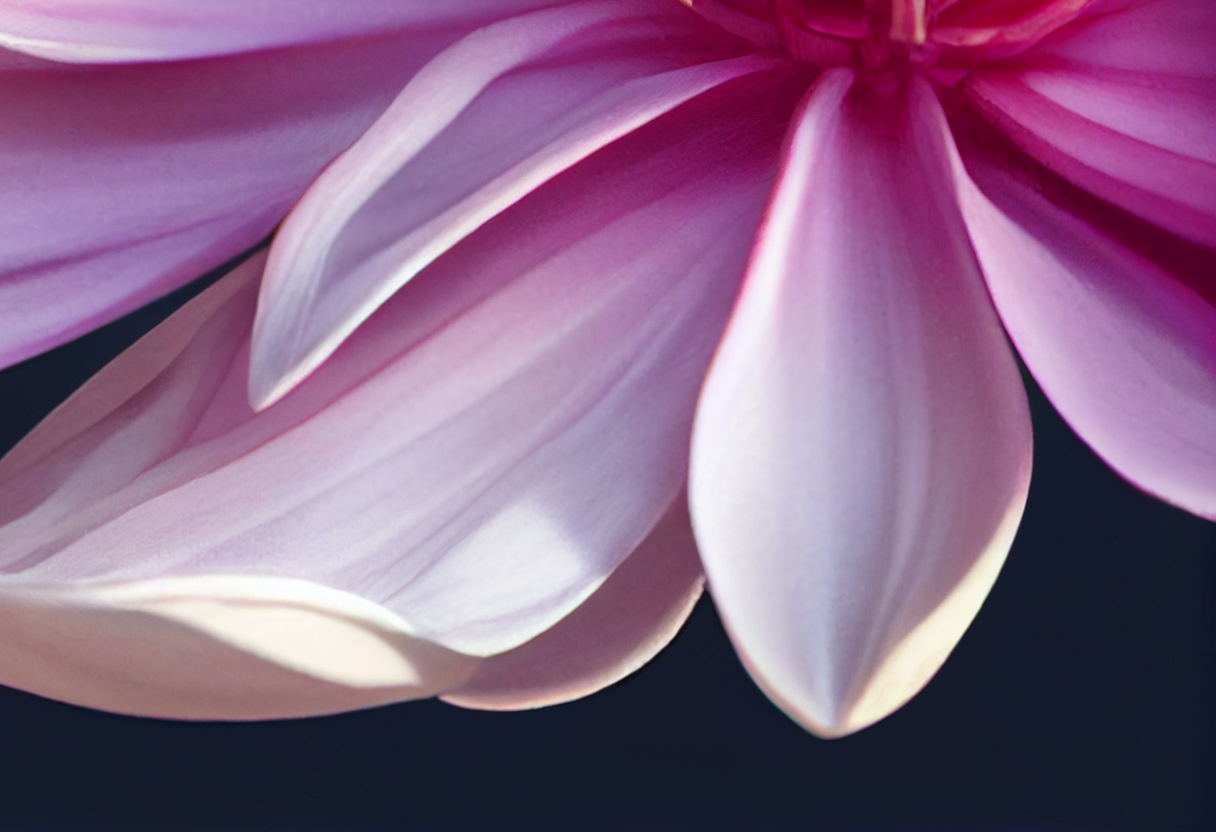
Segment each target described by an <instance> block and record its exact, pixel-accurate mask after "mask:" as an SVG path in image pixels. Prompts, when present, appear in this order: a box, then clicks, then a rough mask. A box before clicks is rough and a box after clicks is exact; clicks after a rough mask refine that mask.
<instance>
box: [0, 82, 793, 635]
mask: <svg viewBox="0 0 1216 832" xmlns="http://www.w3.org/2000/svg"><path fill="white" fill-rule="evenodd" d="M747 80H748V79H743V80H742V81H737V82H734V83H733V84H729V85H726V86H724V87H722V88H719V89H718V90H715V91H713V92H712V93H710V96H711V97H712V100H707V101H701V100H699V99H698V100H697V101H694V102H691V103H689V104H687V105H685V106H684V107H681V108H679V109H678V110H676V111H674V112H672V113H671V114H669V115H668V116H666V117H664V118H662V119H659V120H657V121H655V122H653V123H652V124H650V125H648V126H647V127H645V128H642V129H641V130H639V131H637V132H636V133H634V134H632V135H631V136H629V137H627V138H626V139H623V140H622V141H621V142H617V143H615V144H614V145H612V146H611V147H609V148H608V149H606V150H604V151H601V152H600V153H598V154H596V155H595V156H593V157H592V158H591V159H589V160H587V161H585V162H583V163H581V164H580V165H578V166H577V167H576V168H574V169H572V170H570V171H568V172H566V173H565V174H563V175H562V176H561V177H559V178H558V179H556V180H554V181H553V182H551V183H549V184H548V185H546V186H545V187H544V188H542V189H540V190H538V191H537V192H536V193H534V194H533V195H532V196H530V197H529V198H528V199H526V200H524V201H522V202H521V203H519V204H517V205H516V206H514V207H513V208H512V209H511V210H510V211H508V212H506V213H504V214H503V215H501V216H500V217H498V218H497V219H496V220H495V221H493V222H492V223H490V224H487V225H486V226H485V227H483V228H482V229H481V230H480V231H479V232H477V234H475V235H473V236H472V237H470V238H469V239H468V240H466V241H465V242H463V243H462V244H461V245H460V246H458V247H456V248H455V249H453V250H452V251H451V252H450V253H449V254H448V255H447V256H445V257H444V258H442V259H441V260H439V261H437V262H436V263H435V264H433V265H432V266H431V267H430V269H429V270H428V273H427V275H425V276H424V277H423V278H420V279H419V280H417V281H413V282H411V284H410V285H409V286H408V287H406V289H405V290H403V291H402V292H400V293H398V295H397V296H396V297H394V299H393V300H392V301H390V303H389V304H386V305H385V306H384V307H382V308H381V310H380V311H379V312H378V313H377V315H376V316H375V317H374V318H373V319H372V320H370V321H368V323H367V324H366V325H365V326H364V327H362V328H361V329H360V330H359V332H358V333H356V335H355V336H353V337H352V339H350V340H349V341H348V342H347V343H346V344H345V345H343V348H342V349H340V350H339V351H338V352H337V353H336V354H335V355H334V356H333V357H332V358H331V360H330V361H328V362H327V363H326V364H325V365H324V366H323V367H322V368H321V369H320V370H319V371H318V372H317V373H316V374H314V376H313V377H312V378H310V379H309V381H308V382H307V383H306V384H304V385H302V386H301V387H299V388H297V390H295V391H293V393H292V394H291V395H289V396H288V397H286V398H285V399H283V400H282V401H281V402H279V403H278V404H277V405H275V406H274V407H272V408H269V409H267V410H266V411H263V412H262V413H260V414H254V413H253V412H252V411H251V410H250V409H249V407H248V404H247V400H246V396H245V386H246V376H245V372H244V366H245V363H244V362H245V361H246V360H247V357H248V352H247V350H248V344H249V342H248V336H247V327H248V326H249V324H250V321H251V319H252V315H253V308H254V302H255V297H254V296H255V292H256V287H255V285H254V284H253V283H252V282H246V283H241V279H240V277H239V276H238V277H235V278H231V279H225V280H224V281H221V283H219V284H217V285H216V286H215V287H213V288H212V289H211V290H209V291H208V292H207V293H205V294H204V295H202V296H200V298H199V299H198V300H197V301H196V302H195V303H193V304H191V305H188V306H187V307H185V309H184V310H183V311H182V312H181V313H179V315H177V316H176V317H174V318H173V319H171V320H170V322H168V323H167V324H166V325H164V326H163V327H162V328H160V329H158V330H156V331H154V332H153V333H152V334H151V335H149V336H148V338H147V339H145V340H144V341H141V342H140V344H139V345H137V346H136V347H135V348H133V350H131V351H130V352H128V353H126V354H124V356H123V357H121V358H120V359H119V361H118V362H116V363H115V364H113V365H111V367H110V368H108V369H107V370H106V371H103V373H102V374H101V375H99V376H98V377H96V378H95V379H94V380H93V382H91V383H90V384H89V385H88V386H86V387H85V388H84V389H83V390H82V391H80V392H79V393H78V394H77V396H76V397H74V398H73V399H72V400H70V401H69V402H68V403H67V404H65V405H64V407H63V408H62V409H60V410H59V411H56V413H55V414H53V415H52V416H51V417H50V418H49V419H48V420H47V421H45V422H44V423H43V424H42V425H41V426H40V427H39V428H37V429H36V430H35V431H34V432H33V433H32V434H31V435H30V436H29V437H28V438H27V439H26V440H24V441H23V442H22V443H21V444H20V445H18V447H17V448H16V449H15V450H14V451H13V452H12V453H11V454H10V455H9V456H8V457H6V458H5V459H4V460H3V461H0V515H3V516H0V521H3V523H4V525H3V526H0V558H2V561H0V571H2V572H4V573H7V574H6V576H5V577H4V579H3V582H4V584H5V585H6V586H18V585H20V586H27V585H28V586H33V585H39V586H69V585H70V586H93V585H103V584H105V585H108V584H114V583H124V584H125V583H130V582H133V581H144V580H154V579H160V578H177V577H186V576H194V575H204V576H219V577H225V576H253V577H270V578H290V579H296V580H301V581H308V582H311V583H313V584H319V585H322V586H326V587H329V588H332V589H335V590H340V591H342V592H346V593H349V594H351V595H354V596H358V597H360V598H363V599H366V600H367V601H369V602H372V603H374V604H377V605H379V606H380V607H383V608H385V609H386V610H388V611H390V612H392V613H393V614H394V615H396V616H398V619H399V620H400V622H402V623H401V624H400V626H401V628H402V629H403V631H405V632H406V634H408V635H411V636H413V637H415V638H420V639H424V640H427V641H431V642H435V643H438V644H441V645H443V646H445V647H447V648H449V649H452V650H457V651H459V652H463V653H468V654H474V655H490V654H494V653H499V652H503V651H505V650H509V649H512V648H514V647H517V646H519V645H520V644H522V643H524V642H525V641H528V640H529V639H531V638H534V637H535V636H536V635H538V634H539V633H540V632H542V631H544V630H545V629H547V628H548V627H550V626H552V625H553V624H554V623H556V622H557V621H559V620H560V619H562V618H563V617H565V616H566V615H567V614H569V613H570V612H571V610H573V609H574V608H575V607H577V606H578V605H579V604H580V603H581V602H582V601H583V600H585V599H586V598H587V597H588V596H589V595H591V593H593V592H594V591H595V589H596V588H597V587H598V586H599V585H600V584H601V583H602V582H603V581H604V579H605V578H606V577H607V576H608V575H609V574H610V573H611V572H612V571H613V569H614V568H615V567H616V566H617V565H618V564H619V563H620V562H621V561H622V560H623V559H624V558H625V557H626V556H627V555H628V554H629V552H630V551H632V550H633V549H634V548H635V547H636V546H637V545H638V543H639V542H640V541H641V540H642V539H643V538H644V537H645V536H646V535H647V534H648V533H649V531H650V530H651V529H652V527H653V526H654V525H655V523H656V522H657V521H658V519H659V517H660V516H661V515H662V513H663V512H664V510H665V509H666V507H667V506H668V505H669V504H670V502H671V500H672V499H673V498H674V497H675V495H676V494H677V493H678V492H679V490H680V488H681V484H682V482H683V481H684V476H685V471H686V464H687V444H686V443H687V433H688V431H689V429H690V423H691V420H692V411H693V408H694V406H695V400H696V395H697V391H698V388H699V386H700V382H701V379H702V377H703V374H704V370H705V367H706V365H707V364H708V361H709V357H710V355H711V353H712V350H713V348H714V345H715V344H716V342H717V339H718V337H719V335H720V332H721V327H722V325H723V323H724V321H725V319H726V316H727V315H728V313H729V309H730V305H731V302H732V299H733V297H734V294H735V291H736V288H737V282H738V280H739V276H740V275H741V273H742V269H743V264H744V262H745V260H746V256H747V250H748V247H749V244H750V240H751V237H752V234H753V233H754V229H755V226H756V224H757V223H758V222H759V217H760V214H761V212H762V210H763V201H764V198H765V196H766V195H767V193H768V190H769V188H770V187H771V182H772V178H773V176H774V175H775V169H776V164H777V158H778V149H779V144H780V137H781V133H782V128H783V124H784V120H785V119H786V118H788V111H789V109H788V108H789V107H790V106H792V103H791V101H790V100H789V99H788V97H786V96H787V93H785V92H782V93H781V95H777V96H776V100H774V93H773V84H772V79H765V80H764V81H763V82H759V81H755V82H751V83H745V82H746V81H747ZM722 107H730V108H735V109H736V110H737V111H739V112H742V113H744V114H746V115H747V116H748V118H747V121H746V127H745V128H744V129H742V130H740V129H739V128H738V127H737V126H735V125H731V126H730V127H728V128H723V127H722V126H721V124H720V122H719V121H718V120H717V119H716V114H717V112H719V111H720V108H722ZM537 229H543V230H544V234H541V235H538V233H537ZM246 278H248V275H246Z"/></svg>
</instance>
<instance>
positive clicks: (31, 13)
mask: <svg viewBox="0 0 1216 832" xmlns="http://www.w3.org/2000/svg"><path fill="white" fill-rule="evenodd" d="M554 2H555V0H460V2H455V0H409V2H401V0H207V2H205V3H199V2H192V0H21V2H16V3H13V2H9V3H5V4H4V5H3V6H0V47H5V48H8V49H14V50H18V51H21V52H26V53H28V54H31V55H38V56H40V57H43V58H49V59H51V60H57V61H75V62H81V63H105V62H110V61H121V62H132V61H164V60H180V59H182V58H198V57H205V56H211V55H226V54H231V53H234V52H246V51H253V50H260V49H271V48H275V47H282V46H291V45H296V44H303V43H317V42H322V41H328V40H338V39H341V38H348V37H358V36H367V35H376V34H380V33H384V32H388V31H399V32H400V31H406V30H417V29H420V28H421V29H426V30H429V31H433V30H435V29H440V28H460V29H464V30H465V31H467V30H468V29H470V28H474V27H476V26H481V25H484V24H485V23H488V22H490V21H492V20H495V19H501V18H503V17H506V16H508V15H512V14H518V13H521V12H524V11H528V10H530V9H535V8H538V7H540V6H545V5H552V4H553V3H554Z"/></svg>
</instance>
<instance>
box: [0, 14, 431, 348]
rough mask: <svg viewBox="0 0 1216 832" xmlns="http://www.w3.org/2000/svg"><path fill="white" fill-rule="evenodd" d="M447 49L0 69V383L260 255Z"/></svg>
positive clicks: (355, 46) (342, 48)
mask: <svg viewBox="0 0 1216 832" xmlns="http://www.w3.org/2000/svg"><path fill="white" fill-rule="evenodd" d="M450 38H451V35H449V34H447V33H445V32H441V33H436V34H434V35H433V36H430V37H424V36H423V35H422V34H418V35H417V36H416V37H411V38H409V39H400V38H398V39H375V40H372V39H368V40H362V41H359V42H357V43H344V44H335V45H326V46H314V47H308V48H304V47H300V48H297V49H290V50H283V51H280V52H275V53H260V54H256V55H248V56H237V57H230V58H225V59H216V60H210V61H190V62H182V63H172V64H158V65H154V66H137V67H97V66H91V67H79V66H65V65H57V64H48V63H45V62H42V61H38V60H36V59H32V58H30V59H23V62H22V63H21V65H20V66H16V67H14V66H8V67H7V68H0V100H2V101H3V109H4V118H3V119H0V181H3V182H4V183H5V197H4V199H3V200H2V201H0V366H6V365H9V364H12V363H15V362H17V361H21V360H23V359H24V358H27V357H29V356H31V355H34V354H36V353H38V352H41V351H43V350H46V349H49V348H50V347H53V346H56V345H58V344H61V343H63V342H64V341H67V340H69V339H71V338H74V337H76V336H78V335H81V334H83V333H84V332H87V331H89V330H90V329H93V328H95V327H97V326H99V325H101V324H103V323H106V322H108V321H110V320H113V319H114V318H116V317H118V316H120V315H122V314H124V313H126V312H129V311H131V310H132V309H135V308H138V307H139V306H141V305H143V304H145V303H147V302H148V301H150V300H152V299H153V298H155V297H158V296H159V295H161V294H164V293H165V292H167V291H169V290H170V289H173V288H175V287H176V286H179V285H181V284H182V283H184V282H186V281H187V280H190V279H193V278H196V277H198V276H199V275H200V274H203V273H204V272H206V271H208V270H209V269H213V268H215V267H217V266H219V265H221V264H222V263H224V262H225V261H227V260H229V259H230V258H232V257H235V256H236V255H238V254H240V253H241V252H243V251H246V250H247V249H249V248H250V247H252V246H253V245H255V244H257V243H258V242H259V241H261V240H263V239H265V237H266V235H268V234H269V233H270V232H271V230H273V228H274V226H275V224H276V223H278V222H279V221H280V220H281V219H282V218H283V216H284V215H285V214H286V213H287V211H288V210H289V209H290V207H291V206H292V204H293V203H294V202H295V200H296V199H298V198H299V196H300V195H301V194H302V193H303V192H304V190H305V188H307V186H308V184H309V183H310V182H311V181H312V179H313V177H314V176H315V175H316V174H317V173H318V172H319V171H320V170H321V169H322V168H323V167H324V166H325V165H326V164H327V163H328V162H329V161H330V160H331V159H332V158H333V157H334V156H335V155H336V154H337V153H339V152H340V151H341V150H342V149H343V148H345V147H346V146H347V145H349V144H350V143H351V142H353V141H354V140H355V139H356V138H358V136H359V134H360V133H361V132H362V131H363V130H364V129H366V127H367V126H368V125H369V124H371V123H372V122H373V121H374V120H375V118H376V117H377V116H378V115H379V113H380V112H381V111H382V109H383V108H384V107H385V106H386V105H387V104H388V103H389V102H390V101H391V100H392V97H393V95H394V94H395V93H396V92H397V90H399V89H400V87H401V85H402V84H404V83H405V81H406V80H407V79H408V78H409V77H410V75H412V74H413V72H414V71H415V70H416V69H417V68H418V67H419V66H420V65H421V64H422V63H424V62H425V61H426V60H428V59H429V58H430V56H431V55H433V54H434V53H435V52H436V51H438V50H439V49H441V48H442V47H443V46H444V45H445V44H446V42H447V40H449V39H450ZM8 54H12V53H8Z"/></svg>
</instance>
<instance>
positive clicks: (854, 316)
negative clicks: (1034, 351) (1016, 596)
mask: <svg viewBox="0 0 1216 832" xmlns="http://www.w3.org/2000/svg"><path fill="white" fill-rule="evenodd" d="M852 84H853V75H852V73H851V72H850V71H848V70H833V71H830V72H828V73H826V74H825V75H824V77H823V78H822V80H821V81H820V82H819V84H818V85H817V86H816V87H815V88H814V89H813V90H812V92H811V93H810V94H809V96H808V99H807V101H806V102H805V104H804V109H803V110H802V111H801V113H800V115H799V116H798V119H797V126H796V130H795V132H794V134H793V137H792V139H791V144H790V147H789V148H788V150H787V158H786V161H785V166H784V168H783V171H782V174H781V180H780V184H779V186H778V189H777V191H776V194H775V196H774V199H773V202H772V204H771V205H770V207H769V213H768V215H767V217H766V219H765V222H764V225H763V227H762V230H761V233H760V237H759V243H758V248H757V251H756V252H755V254H754V255H753V260H752V264H751V267H750V269H749V272H748V276H747V279H746V283H745V288H744V291H743V294H742V296H741V299H740V302H739V304H738V307H737V309H736V312H735V314H734V316H733V317H732V319H731V323H730V325H729V328H728V330H727V334H726V337H725V339H724V341H723V344H722V347H721V349H720V351H719V353H718V355H717V357H716V358H715V360H714V364H713V366H712V369H711V372H710V375H709V378H708V380H707V382H706V387H705V391H704V393H703V395H702V399H701V402H700V405H699V407H698V412H697V421H696V428H695V432H694V436H693V459H692V469H691V478H690V493H691V497H692V500H691V502H692V516H693V527H694V529H695V530H696V536H697V543H698V546H699V547H700V550H701V553H702V560H703V562H704V564H705V570H706V575H707V577H708V582H709V587H710V591H711V593H712V594H713V596H714V600H715V602H716V603H717V605H718V608H719V610H720V611H721V613H722V615H723V619H724V622H725V624H726V626H727V629H728V631H729V632H730V634H731V637H732V639H733V640H734V642H735V645H736V648H737V649H738V651H739V653H740V655H741V656H742V658H743V660H744V663H745V664H746V666H747V667H748V669H749V671H750V672H751V673H752V675H753V677H754V678H755V679H756V680H757V682H758V683H759V684H760V686H761V687H762V688H763V689H764V690H765V692H766V693H767V694H768V695H769V696H770V697H771V698H772V699H773V700H774V701H775V702H776V703H777V704H779V705H780V706H781V707H782V708H783V709H785V710H786V712H787V713H789V714H790V715H791V716H792V717H793V718H794V719H796V720H797V721H799V722H800V723H801V724H802V725H804V726H805V727H807V728H809V729H810V730H812V731H814V732H815V733H818V734H821V735H824V736H838V735H842V734H847V733H849V732H851V731H856V730H858V729H860V728H862V727H865V726H866V725H868V724H870V723H872V722H874V721H875V720H878V719H881V718H882V717H884V716H885V715H887V714H888V713H890V712H891V711H893V710H894V709H896V708H898V707H899V706H900V705H902V704H903V703H904V702H906V701H907V700H908V699H909V698H910V697H911V696H913V695H914V694H915V693H916V692H917V691H918V690H919V689H920V688H921V687H922V686H923V685H924V684H925V683H926V682H927V681H928V680H929V678H930V677H931V676H932V675H933V673H934V672H935V671H936V670H937V668H938V667H939V666H940V665H941V663H942V662H943V661H944V660H945V658H946V656H947V655H948V654H949V652H950V650H951V649H952V648H953V646H954V644H955V643H956V642H957V640H958V639H959V637H960V636H961V635H962V633H963V631H964V630H965V629H966V627H967V625H968V624H969V623H970V621H971V619H972V617H973V616H974V615H975V614H976V612H977V610H978V609H979V606H980V604H981V603H982V602H983V599H984V597H985V596H986V594H987V592H988V589H989V588H990V586H991V585H992V582H993V581H994V580H995V579H996V575H997V572H998V571H999V569H1000V566H1001V564H1002V563H1003V561H1004V557H1005V554H1006V552H1007V550H1008V547H1009V545H1010V543H1011V541H1012V539H1013V535H1014V531H1015V529H1016V527H1017V523H1018V520H1019V518H1020V516H1021V511H1022V508H1023V505H1024V501H1025V497H1026V490H1027V486H1028V482H1029V477H1030V464H1031V434H1030V420H1029V413H1028V409H1027V404H1026V399H1025V392H1024V390H1023V388H1022V383H1021V379H1020V376H1019V374H1018V371H1017V368H1016V365H1015V364H1014V361H1013V357H1012V354H1011V352H1010V350H1009V348H1008V345H1007V343H1006V341H1005V337H1004V333H1003V332H1002V330H1001V327H1000V323H999V322H998V320H997V317H996V314H995V312H994V311H993V309H992V306H991V303H990V301H989V299H988V297H987V294H986V291H985V287H984V284H983V280H982V278H981V277H980V274H979V271H978V268H977V265H976V263H975V259H974V255H973V254H972V252H971V249H970V246H969V244H968V241H967V235H966V231H965V229H964V227H963V223H962V220H961V217H960V216H959V213H958V207H957V205H956V203H955V199H954V193H953V189H952V186H951V179H950V177H951V172H950V168H949V164H948V153H949V151H948V148H949V147H950V144H951V139H950V135H949V131H948V129H947V127H946V124H945V119H944V115H943V113H942V111H941V108H940V106H939V105H938V103H937V101H936V99H935V98H934V96H933V93H932V92H931V91H930V89H929V88H928V86H927V84H924V83H923V82H920V81H913V82H912V83H911V84H910V86H909V87H908V88H907V89H905V90H903V91H902V92H897V93H895V94H894V95H893V96H892V98H891V99H889V100H883V101H877V102H874V101H871V100H869V99H868V98H867V96H866V93H865V92H864V90H862V89H861V88H858V89H854V88H853V87H852Z"/></svg>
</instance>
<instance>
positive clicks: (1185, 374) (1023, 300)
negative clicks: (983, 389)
mask: <svg viewBox="0 0 1216 832" xmlns="http://www.w3.org/2000/svg"><path fill="white" fill-rule="evenodd" d="M965 158H966V165H967V167H966V172H964V171H963V169H962V164H961V162H956V168H957V170H958V173H957V176H956V179H957V182H958V183H959V196H960V203H961V205H962V209H963V215H964V217H965V218H966V221H967V226H968V228H969V230H970V233H971V237H972V240H973V241H974V244H975V249H976V253H977V255H978V256H979V259H980V262H981V263H982V264H983V268H984V276H985V278H986V279H987V281H988V285H989V287H990V288H991V291H992V297H993V300H994V302H995V303H996V306H997V310H998V311H999V312H1000V315H1001V320H1002V321H1003V322H1004V324H1005V327H1006V329H1007V330H1008V331H1009V335H1010V337H1011V338H1012V339H1013V341H1014V343H1015V344H1016V345H1017V348H1018V352H1019V353H1020V354H1021V356H1022V358H1023V360H1024V361H1025V362H1026V365H1027V367H1029V369H1030V371H1031V373H1033V374H1034V376H1035V378H1036V380H1037V381H1038V382H1039V384H1040V386H1042V388H1043V392H1044V393H1046V394H1047V397H1048V398H1049V399H1051V401H1052V404H1054V405H1055V406H1056V408H1057V409H1058V410H1059V411H1060V413H1061V415H1063V416H1064V418H1065V419H1066V420H1067V421H1068V422H1069V423H1070V424H1071V425H1072V426H1073V428H1074V429H1075V430H1076V431H1077V433H1078V434H1080V436H1081V438H1082V439H1084V440H1085V441H1086V442H1087V443H1088V444H1089V445H1090V447H1092V448H1093V449H1094V450H1095V451H1096V452H1097V453H1098V455H1099V456H1101V457H1102V458H1103V459H1105V460H1106V461H1107V462H1108V463H1109V464H1110V465H1111V467H1113V468H1114V469H1115V470H1116V471H1118V472H1119V473H1121V474H1122V475H1123V476H1125V477H1127V478H1128V479H1129V480H1131V481H1132V482H1133V483H1135V484H1136V485H1138V486H1139V487H1141V488H1143V489H1145V490H1146V491H1148V492H1149V493H1151V494H1154V495H1156V496H1158V497H1160V498H1162V499H1164V500H1166V501H1168V502H1170V503H1173V504H1174V505H1177V506H1180V507H1181V508H1184V509H1186V510H1188V511H1191V512H1193V513H1195V514H1199V515H1201V516H1204V517H1208V518H1211V519H1216V308H1213V306H1212V305H1211V304H1210V303H1209V302H1208V301H1206V300H1205V299H1204V298H1202V297H1201V296H1200V295H1198V294H1197V293H1196V292H1194V291H1193V290H1192V289H1190V288H1189V287H1188V286H1186V285H1184V284H1182V283H1181V282H1179V281H1177V280H1175V279H1174V278H1173V277H1172V276H1171V275H1170V274H1168V273H1167V272H1165V271H1162V270H1161V269H1160V268H1158V267H1157V266H1156V265H1155V264H1153V263H1151V262H1148V261H1146V260H1145V259H1143V258H1142V257H1140V256H1139V255H1137V254H1135V253H1133V252H1132V251H1130V250H1128V249H1126V248H1124V247H1123V246H1122V245H1120V244H1119V243H1118V242H1116V241H1115V240H1113V239H1110V238H1109V237H1107V236H1105V235H1103V234H1101V233H1099V232H1098V231H1097V230H1096V229H1094V228H1093V227H1092V226H1090V225H1088V224H1086V223H1085V222H1084V221H1083V220H1082V219H1080V218H1078V217H1075V216H1072V215H1071V214H1069V213H1067V212H1066V211H1064V210H1062V209H1061V208H1059V207H1058V206H1056V205H1054V204H1052V203H1051V202H1050V201H1048V200H1047V199H1046V198H1044V197H1043V196H1042V195H1041V194H1039V193H1037V192H1036V191H1035V189H1034V187H1033V185H1032V184H1024V183H1021V182H1019V181H1017V180H1016V179H1014V178H1013V177H1012V176H1011V175H1010V174H1009V173H1007V172H1005V171H1003V170H1001V169H1000V168H999V167H997V166H995V165H993V164H991V163H989V162H987V161H985V159H984V158H983V157H982V156H981V155H980V154H978V153H968V154H967V155H966V157H965ZM968 173H969V174H970V177H973V178H974V180H975V183H976V184H978V186H979V187H978V188H977V187H976V184H972V181H971V178H969V176H968Z"/></svg>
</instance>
